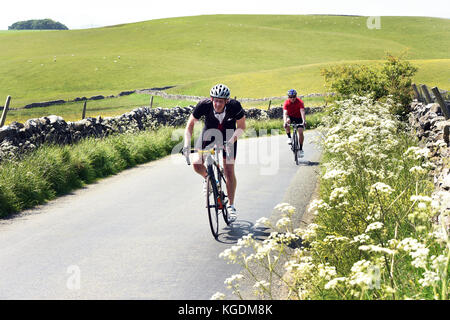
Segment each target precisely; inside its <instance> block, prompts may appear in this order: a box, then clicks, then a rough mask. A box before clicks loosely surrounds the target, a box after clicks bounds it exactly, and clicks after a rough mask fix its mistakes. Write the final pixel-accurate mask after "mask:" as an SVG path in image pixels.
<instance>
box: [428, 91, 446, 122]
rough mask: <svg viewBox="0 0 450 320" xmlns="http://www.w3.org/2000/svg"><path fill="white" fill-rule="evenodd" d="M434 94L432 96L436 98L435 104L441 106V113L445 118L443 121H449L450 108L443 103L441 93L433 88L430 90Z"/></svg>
mask: <svg viewBox="0 0 450 320" xmlns="http://www.w3.org/2000/svg"><path fill="white" fill-rule="evenodd" d="M431 90H432V91H433V93H434V96H435V97H436V100H437V102H438V103H439V105H440V106H441V109H442V113H443V114H444V116H445V119H447V120H448V119H450V108H449V107H448V105H447V103H446V102H445V100H444V98H442V96H441V93H440V92H439V89H438V87H433V88H432V89H431Z"/></svg>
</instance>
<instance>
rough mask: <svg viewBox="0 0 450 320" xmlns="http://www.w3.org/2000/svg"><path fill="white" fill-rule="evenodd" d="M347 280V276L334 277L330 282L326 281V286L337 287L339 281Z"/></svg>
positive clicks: (327, 287) (328, 287) (326, 287)
mask: <svg viewBox="0 0 450 320" xmlns="http://www.w3.org/2000/svg"><path fill="white" fill-rule="evenodd" d="M346 280H347V278H346V277H339V278H334V279H333V280H330V281H329V282H328V283H326V284H325V287H324V288H325V289H327V290H329V289H334V288H336V286H337V285H338V283H339V282H345V281H346Z"/></svg>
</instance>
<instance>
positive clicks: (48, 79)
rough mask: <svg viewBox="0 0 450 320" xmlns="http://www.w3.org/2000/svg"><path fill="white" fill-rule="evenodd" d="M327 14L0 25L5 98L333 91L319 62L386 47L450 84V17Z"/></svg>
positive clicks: (379, 54)
mask: <svg viewBox="0 0 450 320" xmlns="http://www.w3.org/2000/svg"><path fill="white" fill-rule="evenodd" d="M366 20H367V18H366V17H352V16H320V15H306V16H305V15H297V16H288V15H283V16H277V15H210V16H195V17H183V18H171V19H159V20H150V21H146V22H139V23H132V24H124V25H118V26H112V27H105V28H96V29H84V30H69V31H38V32H37V31H3V32H0V46H1V50H0V74H1V77H0V105H2V104H3V101H4V100H3V99H5V98H6V96H7V95H11V96H12V98H13V99H12V103H11V107H12V108H19V107H22V106H24V105H25V104H28V103H31V102H39V101H49V100H55V99H64V100H71V99H74V98H76V97H82V96H86V97H90V96H93V95H98V94H102V95H105V96H106V95H111V94H117V93H118V92H120V91H124V90H134V89H144V88H152V87H161V86H170V85H176V87H175V88H172V89H170V90H168V92H172V93H179V94H187V95H198V96H205V95H207V94H208V92H209V88H210V87H211V86H212V85H213V84H215V83H217V82H224V83H226V84H227V85H229V86H230V89H231V91H232V96H238V97H253V98H261V97H271V96H282V95H284V94H285V92H286V90H287V89H289V88H292V87H293V88H297V89H298V91H299V92H300V93H301V94H304V93H312V92H325V88H324V82H323V78H322V77H321V75H320V69H321V68H322V67H325V66H327V65H330V64H334V63H345V62H361V63H376V62H379V61H382V60H383V59H384V57H385V53H386V52H387V51H389V52H391V53H393V54H400V53H401V52H404V51H405V50H406V51H407V52H408V54H407V58H408V59H410V60H411V61H412V62H413V63H414V64H415V65H417V66H418V67H419V72H418V74H417V76H416V79H415V81H416V82H417V83H427V84H429V85H438V86H439V87H442V88H444V89H450V88H449V87H450V81H449V78H450V71H449V70H450V68H449V67H450V52H449V51H448V50H447V49H446V46H445V45H446V44H447V43H449V41H450V20H449V19H438V18H425V17H382V18H381V29H379V30H377V29H372V30H370V29H368V28H367V26H366Z"/></svg>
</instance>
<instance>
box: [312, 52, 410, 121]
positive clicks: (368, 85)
mask: <svg viewBox="0 0 450 320" xmlns="http://www.w3.org/2000/svg"><path fill="white" fill-rule="evenodd" d="M416 72H417V68H416V67H414V66H412V65H411V64H410V63H409V62H408V61H405V60H403V59H402V56H400V57H395V56H393V55H391V54H388V55H387V57H386V62H385V63H384V64H383V65H382V66H379V65H373V66H366V65H358V64H345V65H335V66H331V67H329V68H325V69H322V70H321V74H322V76H324V77H325V83H326V86H327V87H328V90H330V91H332V92H335V93H336V95H335V96H334V97H332V98H331V99H332V100H336V99H337V100H342V99H348V98H351V97H352V96H353V95H356V96H365V95H372V97H373V98H374V99H375V100H381V101H386V99H387V98H388V97H389V96H391V98H392V99H393V101H394V102H395V103H394V104H391V112H392V113H393V114H395V115H398V116H401V117H404V116H406V114H407V113H409V106H408V104H409V103H410V102H411V101H412V96H413V92H412V88H411V81H412V77H413V76H414V74H415V73H416Z"/></svg>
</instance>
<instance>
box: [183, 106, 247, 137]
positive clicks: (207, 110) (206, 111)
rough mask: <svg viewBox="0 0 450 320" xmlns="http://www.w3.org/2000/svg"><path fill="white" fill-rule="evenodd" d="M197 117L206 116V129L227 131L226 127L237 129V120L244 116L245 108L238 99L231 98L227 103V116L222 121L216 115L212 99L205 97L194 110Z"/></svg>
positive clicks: (193, 113)
mask: <svg viewBox="0 0 450 320" xmlns="http://www.w3.org/2000/svg"><path fill="white" fill-rule="evenodd" d="M192 115H193V116H194V118H196V119H200V118H201V117H202V116H204V117H205V129H219V130H221V131H225V130H226V129H233V130H235V129H236V120H239V119H241V118H242V117H243V116H244V109H243V108H242V106H241V103H240V102H239V101H237V100H234V99H230V100H229V101H228V102H227V103H226V104H225V117H224V119H223V121H222V123H220V122H219V119H217V118H216V116H215V115H214V106H213V103H212V101H211V100H210V99H205V100H202V101H200V102H199V103H197V105H196V106H195V108H194V111H193V112H192Z"/></svg>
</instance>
